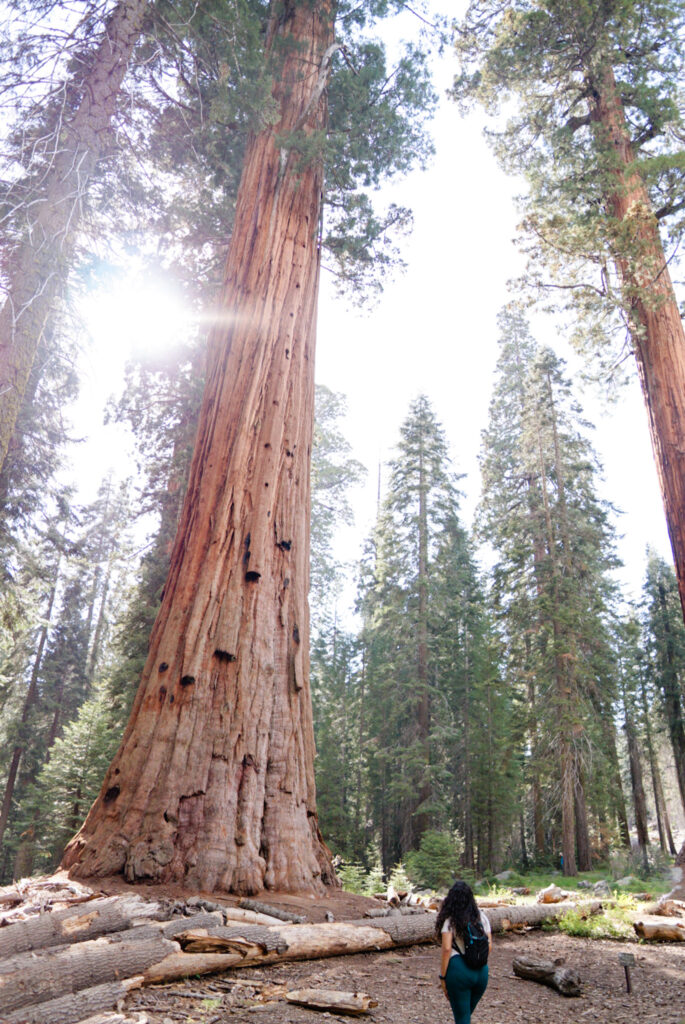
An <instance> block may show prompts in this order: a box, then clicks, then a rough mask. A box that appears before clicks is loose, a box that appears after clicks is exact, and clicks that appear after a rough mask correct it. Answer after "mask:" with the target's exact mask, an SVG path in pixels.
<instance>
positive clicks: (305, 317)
mask: <svg viewBox="0 0 685 1024" xmlns="http://www.w3.org/2000/svg"><path fill="white" fill-rule="evenodd" d="M266 46H267V50H268V51H269V52H271V53H272V54H274V53H275V54H277V55H278V57H280V58H282V61H283V63H282V72H281V74H280V76H279V78H278V80H277V81H276V82H275V85H274V90H273V96H274V101H275V104H276V109H277V110H278V111H279V114H278V118H279V119H278V123H277V124H276V125H269V126H268V127H266V128H264V129H263V130H262V131H261V132H260V133H259V134H257V135H255V136H253V137H252V138H251V140H250V141H249V144H248V149H247V153H246V158H245V166H244V169H243V176H242V180H241V184H240V189H239V193H238V201H237V207H236V216H235V227H234V230H233V237H232V239H231V246H230V250H229V255H228V261H227V268H226V280H225V285H224V289H223V296H222V311H223V312H221V313H220V315H219V317H218V320H217V326H216V327H215V328H214V329H213V332H212V335H211V338H210V358H209V372H208V378H207V384H206V388H205V394H204V399H203V404H202V409H201V413H200V417H199V426H198V434H197V439H196V445H195V453H194V456H193V463H192V467H191V472H190V480H189V484H188V491H187V495H186V499H185V502H184V506H183V512H182V514H181V520H180V523H179V528H178V533H177V536H176V542H175V545H174V549H173V552H172V556H171V566H170V571H169V576H168V579H167V583H166V586H165V589H164V597H163V601H162V605H161V608H160V610H159V614H158V616H157V620H156V622H155V626H154V629H153V632H152V636H151V639H150V653H149V656H148V660H147V663H146V665H145V669H144V671H143V677H142V681H141V685H140V687H139V690H138V694H137V696H136V700H135V703H134V707H133V710H132V713H131V718H130V720H129V723H128V726H127V728H126V732H125V734H124V738H123V740H122V744H121V747H120V749H119V751H118V753H117V755H116V756H115V758H114V761H113V762H112V765H111V766H110V768H109V770H108V772H107V775H106V777H105V781H104V783H103V787H102V790H101V793H100V795H99V797H98V798H97V800H96V802H95V804H94V805H93V807H92V809H91V811H90V813H89V815H88V818H87V819H86V822H85V823H84V825H83V827H82V829H81V831H80V832H79V833H78V835H77V836H76V837H75V838H74V839H73V840H72V841H71V843H70V844H69V846H68V847H67V850H66V851H65V856H64V860H63V864H64V866H65V867H69V868H71V869H72V871H73V872H74V874H76V875H78V876H79V877H91V876H100V875H107V874H112V873H117V872H121V871H123V872H124V873H125V875H126V877H127V878H128V879H129V880H130V881H137V880H142V879H150V880H154V881H170V880H179V881H181V880H183V881H184V883H185V884H186V885H190V886H193V887H197V888H201V889H205V890H207V891H212V890H217V889H220V890H228V891H234V892H242V893H252V892H257V891H259V890H260V889H263V888H269V889H282V890H289V891H296V890H304V891H310V892H311V891H321V890H322V888H323V884H322V883H323V882H333V881H334V874H333V870H332V867H331V861H330V853H329V851H328V849H327V848H326V846H325V844H324V842H323V840H322V838H321V835H320V833H319V829H318V824H317V817H316V807H315V789H314V770H313V761H314V737H313V728H312V712H311V700H310V693H309V613H308V607H307V591H308V586H309V570H308V560H309V527H308V510H309V498H310V494H309V459H310V452H311V441H312V428H313V410H314V342H315V315H316V304H317V291H318V278H319V239H318V235H319V220H320V214H321V194H322V184H323V169H322V160H321V158H320V157H319V156H317V155H314V156H312V157H311V158H310V159H309V160H307V161H304V160H303V157H302V155H301V153H299V152H297V151H295V150H292V149H286V148H283V146H284V144H285V143H284V138H287V137H288V136H290V137H292V136H293V134H295V133H300V134H302V135H304V136H307V138H309V139H311V138H312V134H313V133H314V132H322V131H324V130H325V126H326V119H327V104H326V100H325V92H324V90H325V85H326V81H327V73H328V67H329V64H330V59H331V56H332V53H333V51H334V45H333V13H332V4H331V3H329V2H322V3H316V4H311V3H308V2H305V0H285V2H283V3H280V4H278V5H274V8H273V10H272V12H271V16H270V19H269V25H268V31H267V38H266Z"/></svg>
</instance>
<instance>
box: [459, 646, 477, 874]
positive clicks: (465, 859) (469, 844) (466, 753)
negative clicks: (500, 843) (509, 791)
mask: <svg viewBox="0 0 685 1024" xmlns="http://www.w3.org/2000/svg"><path fill="white" fill-rule="evenodd" d="M464 632H465V634H466V631H464ZM464 642H465V643H467V641H466V635H465V636H464ZM465 658H466V665H465V676H466V681H467V682H466V687H467V692H466V694H465V696H464V732H463V736H462V743H461V747H462V755H463V761H464V778H463V784H462V787H463V793H462V805H463V808H464V818H463V821H464V853H463V856H462V864H463V866H464V867H465V868H470V869H473V866H474V853H473V806H472V799H471V774H470V770H469V769H470V764H469V762H470V759H471V755H470V740H471V716H470V714H469V712H470V706H471V693H470V689H471V688H470V686H469V671H470V669H469V657H468V650H466V652H465Z"/></svg>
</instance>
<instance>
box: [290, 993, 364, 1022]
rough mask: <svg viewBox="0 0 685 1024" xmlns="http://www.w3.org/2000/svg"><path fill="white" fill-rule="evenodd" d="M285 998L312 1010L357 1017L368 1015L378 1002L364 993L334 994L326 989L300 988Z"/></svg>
mask: <svg viewBox="0 0 685 1024" xmlns="http://www.w3.org/2000/svg"><path fill="white" fill-rule="evenodd" d="M285 998H286V1000H287V1001H288V1002H289V1003H295V1004H296V1005H297V1006H308V1007H311V1009H312V1010H325V1011H329V1012H331V1013H350V1014H352V1015H353V1016H359V1015H360V1014H362V1013H368V1012H369V1010H370V1009H372V1008H373V1007H374V1006H378V1002H377V1001H376V1000H375V999H372V998H371V996H369V995H367V994H366V992H336V991H335V990H333V989H327V988H318V989H317V988H300V989H294V990H293V991H292V992H286V994H285Z"/></svg>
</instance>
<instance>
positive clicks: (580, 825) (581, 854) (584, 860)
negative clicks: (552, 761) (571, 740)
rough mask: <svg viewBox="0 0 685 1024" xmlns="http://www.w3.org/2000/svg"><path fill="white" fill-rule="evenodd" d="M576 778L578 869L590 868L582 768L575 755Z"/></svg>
mask: <svg viewBox="0 0 685 1024" xmlns="http://www.w3.org/2000/svg"><path fill="white" fill-rule="evenodd" d="M575 761H576V778H575V790H574V811H575V819H576V849H577V853H578V870H579V871H591V870H592V852H591V850H590V834H589V831H588V824H587V805H586V801H585V787H584V785H583V770H582V767H581V766H580V765H579V763H578V756H577V755H576V758H575Z"/></svg>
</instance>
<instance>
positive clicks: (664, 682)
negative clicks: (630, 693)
mask: <svg viewBox="0 0 685 1024" xmlns="http://www.w3.org/2000/svg"><path fill="white" fill-rule="evenodd" d="M643 608H644V626H645V636H646V646H647V651H648V655H649V661H648V665H647V674H648V679H649V681H650V683H651V687H652V690H653V692H655V694H658V702H659V704H660V706H661V713H662V716H663V722H664V723H665V727H666V733H667V735H668V738H669V741H670V747H671V750H672V755H673V760H674V765H675V775H676V780H677V788H678V792H679V795H680V800H681V802H682V806H683V809H685V627H684V626H683V616H682V609H681V606H680V601H679V598H678V586H677V583H676V578H675V573H674V571H673V568H672V566H670V565H668V564H667V563H666V562H665V561H664V560H663V559H662V558H660V557H659V556H658V555H657V554H656V553H655V552H654V551H649V552H648V558H647V572H646V576H645V584H644V592H643Z"/></svg>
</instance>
